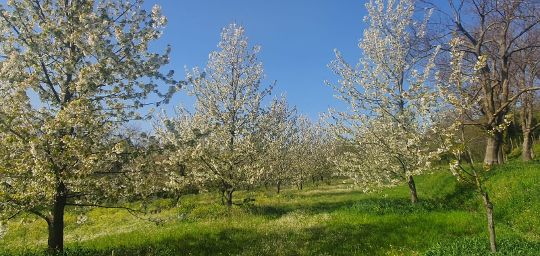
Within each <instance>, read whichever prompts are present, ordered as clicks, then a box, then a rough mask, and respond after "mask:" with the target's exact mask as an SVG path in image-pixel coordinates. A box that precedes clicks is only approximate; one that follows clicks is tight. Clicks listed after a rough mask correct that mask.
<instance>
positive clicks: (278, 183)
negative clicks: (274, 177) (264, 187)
mask: <svg viewBox="0 0 540 256" xmlns="http://www.w3.org/2000/svg"><path fill="white" fill-rule="evenodd" d="M276 185H277V193H278V194H279V192H280V191H281V181H280V180H278V182H277V184H276Z"/></svg>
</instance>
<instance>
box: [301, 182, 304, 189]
mask: <svg viewBox="0 0 540 256" xmlns="http://www.w3.org/2000/svg"><path fill="white" fill-rule="evenodd" d="M302 189H304V182H300V190H302Z"/></svg>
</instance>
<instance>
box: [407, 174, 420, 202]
mask: <svg viewBox="0 0 540 256" xmlns="http://www.w3.org/2000/svg"><path fill="white" fill-rule="evenodd" d="M407 184H409V190H410V191H411V203H412V204H416V203H417V202H418V195H417V194H416V184H414V179H413V176H412V175H409V177H408V180H407Z"/></svg>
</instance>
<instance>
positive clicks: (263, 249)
mask: <svg viewBox="0 0 540 256" xmlns="http://www.w3.org/2000/svg"><path fill="white" fill-rule="evenodd" d="M461 225H466V224H464V223H461ZM474 232H478V231H477V230H475V231H474ZM463 235H468V234H466V233H465V232H463V231H460V232H458V233H456V232H455V229H453V228H452V226H451V225H450V226H449V225H448V223H445V222H441V221H437V220H436V219H435V218H430V217H427V216H424V217H422V216H420V217H419V216H412V215H407V216H394V217H391V218H386V217H383V216H379V217H374V218H373V219H372V220H371V222H366V223H361V222H357V221H355V220H352V221H351V222H335V221H331V220H330V221H327V222H322V223H319V224H316V225H314V226H308V227H303V228H296V227H295V226H294V225H293V226H292V227H289V226H285V227H275V228H270V229H264V231H262V230H261V229H259V228H257V227H248V228H223V229H204V228H203V229H200V230H198V231H197V232H190V233H183V234H181V235H178V234H177V235H169V236H168V235H165V234H164V235H161V237H159V238H158V239H157V240H154V241H153V242H151V243H148V244H143V245H130V246H124V247H115V248H114V249H113V248H111V249H100V250H97V249H85V248H82V247H81V248H69V249H68V250H67V253H66V255H259V256H260V255H385V254H388V253H389V252H392V253H393V254H399V255H403V254H410V253H411V252H412V251H411V250H413V249H414V250H422V251H423V250H426V249H428V248H429V247H430V246H431V245H433V244H435V243H437V242H441V241H449V240H451V239H454V238H457V237H460V236H463ZM128 238H129V236H128V237H127V238H126V239H128ZM113 251H114V252H113Z"/></svg>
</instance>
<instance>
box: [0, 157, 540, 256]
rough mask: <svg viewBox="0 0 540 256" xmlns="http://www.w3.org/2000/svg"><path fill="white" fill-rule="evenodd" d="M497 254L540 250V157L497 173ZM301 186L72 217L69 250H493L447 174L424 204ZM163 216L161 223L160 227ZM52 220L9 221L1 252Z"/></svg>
mask: <svg viewBox="0 0 540 256" xmlns="http://www.w3.org/2000/svg"><path fill="white" fill-rule="evenodd" d="M488 176H489V177H488V178H487V183H486V186H487V189H488V191H489V193H490V195H491V197H492V200H493V203H494V205H495V218H496V219H495V220H496V229H497V232H498V233H497V234H498V241H499V245H500V253H498V254H497V255H499V254H500V255H539V254H540V162H538V161H537V162H533V163H528V164H525V163H520V162H518V161H516V162H511V163H509V164H506V165H504V166H500V167H498V168H496V169H495V170H493V171H492V172H491V173H490V174H489V175H488ZM336 183H337V182H334V184H333V185H324V186H318V187H316V186H311V187H307V188H305V189H304V190H302V191H299V190H296V189H288V190H284V191H283V192H282V193H281V194H279V195H277V194H276V193H275V192H273V191H270V190H268V191H255V192H239V193H238V194H237V195H236V198H237V199H238V200H239V201H238V202H240V200H242V199H244V198H254V199H255V201H254V202H252V203H250V204H245V205H241V206H234V207H233V208H232V209H227V207H225V206H222V205H220V203H219V202H220V200H219V197H218V195H217V194H215V193H206V194H201V195H190V196H185V197H183V198H182V199H181V201H180V203H179V204H178V206H176V207H171V206H170V205H171V202H170V201H168V200H156V201H155V202H154V204H153V206H152V208H153V209H155V211H156V212H155V213H153V214H150V215H145V216H139V217H141V218H150V219H152V220H154V222H150V221H147V220H143V219H141V218H138V217H135V216H133V215H131V214H130V213H128V212H126V211H123V210H115V209H92V210H90V211H87V212H86V213H85V214H84V215H85V216H87V220H86V221H85V222H84V223H80V224H77V221H76V220H77V218H78V216H79V215H80V214H81V213H82V212H75V211H74V210H70V212H69V214H68V215H67V226H66V242H67V251H66V254H67V255H489V253H488V247H489V246H488V240H487V232H486V228H485V226H486V224H485V217H484V211H483V208H482V207H481V205H480V199H479V198H478V197H477V196H476V195H475V194H474V191H473V190H472V188H470V187H467V186H464V185H460V184H458V183H457V182H456V181H455V179H454V177H452V176H451V175H450V174H449V172H448V171H444V170H441V171H434V173H432V174H428V175H423V176H420V177H418V178H417V186H418V193H419V197H420V200H421V202H420V203H419V204H418V205H415V206H411V205H410V203H409V200H408V190H407V188H406V187H405V186H400V187H395V188H389V189H385V190H382V191H379V192H374V193H369V194H365V193H362V192H360V190H355V189H350V187H349V185H347V184H341V183H340V184H336ZM155 222H158V224H155ZM45 245H46V225H45V223H44V222H43V221H42V220H38V219H35V218H34V217H32V216H24V217H21V218H19V219H17V220H15V221H12V222H10V223H9V231H8V233H7V235H6V236H5V237H4V239H3V240H0V248H2V249H0V255H2V254H6V255H11V254H19V255H35V254H40V252H42V251H43V249H44V248H45Z"/></svg>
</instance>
